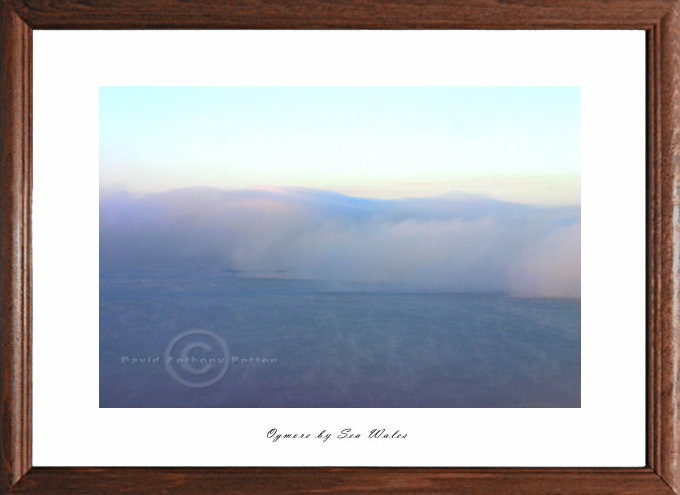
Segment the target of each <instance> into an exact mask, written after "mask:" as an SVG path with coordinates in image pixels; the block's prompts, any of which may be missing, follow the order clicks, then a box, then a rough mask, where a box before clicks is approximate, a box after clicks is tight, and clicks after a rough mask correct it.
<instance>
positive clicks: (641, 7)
mask: <svg viewBox="0 0 680 495" xmlns="http://www.w3.org/2000/svg"><path fill="white" fill-rule="evenodd" d="M243 28H250V29H300V28H305V29H348V28H351V29H642V30H645V31H646V36H647V185H646V187H647V203H646V213H647V454H646V466H645V467H641V468H635V469H624V468H621V469H619V468H608V469H597V468H587V469H586V468H565V469H533V468H504V469H497V468H484V469H466V468H210V469H203V468H33V467H32V466H31V442H32V439H31V410H32V405H31V315H32V312H31V193H32V190H31V185H32V161H31V160H32V141H31V135H32V132H31V105H32V94H31V85H32V81H31V77H32V74H31V71H32V33H33V29H243ZM0 71H1V72H2V75H1V78H0V160H1V162H0V222H1V223H0V256H1V258H0V322H1V327H0V349H1V355H2V366H0V393H1V395H2V409H1V410H0V435H1V438H0V491H1V492H2V493H44V494H47V493H72V494H86V493H87V494H90V493H130V494H135V493H139V494H144V493H164V494H169V493H178V494H179V493H182V494H186V493H197V494H211V493H253V494H266V493H279V494H303V493H312V492H313V493H315V494H321V493H347V494H350V493H352V494H356V493H374V494H390V495H392V494H398V493H422V494H435V493H437V494H440V493H466V494H485V495H486V494H491V493H506V494H510V493H513V494H515V493H517V494H519V493H522V494H523V493H526V494H539V493H561V494H567V493H573V494H605V493H618V494H628V493H631V494H632V493H649V494H652V493H655V494H656V493H658V494H670V493H680V455H679V450H680V442H679V440H680V429H679V426H680V422H679V421H680V407H679V403H678V401H679V400H680V395H679V393H678V373H680V362H679V354H678V343H679V341H680V325H679V321H680V304H679V303H680V278H679V277H678V271H679V270H680V263H678V262H679V261H680V260H679V259H678V257H679V255H678V252H680V238H679V234H680V222H679V221H678V217H679V216H680V213H679V212H680V0H431V1H425V0H373V1H371V0H336V1H332V0H60V1H56V0H54V1H51V0H0ZM612 181H616V175H615V174H612ZM674 218H675V220H674ZM585 447H586V446H584V448H585Z"/></svg>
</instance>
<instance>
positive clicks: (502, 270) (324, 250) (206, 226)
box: [99, 188, 581, 298]
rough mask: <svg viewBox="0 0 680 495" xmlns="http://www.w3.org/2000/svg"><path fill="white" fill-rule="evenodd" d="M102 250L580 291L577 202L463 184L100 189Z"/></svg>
mask: <svg viewBox="0 0 680 495" xmlns="http://www.w3.org/2000/svg"><path fill="white" fill-rule="evenodd" d="M99 208H100V214H99V219H100V226H99V236H100V262H101V263H105V264H119V263H173V264H174V263H209V264H212V265H215V266H219V267H221V268H224V269H228V270H235V271H242V272H244V273H245V274H246V275H251V276H264V274H267V276H269V275H271V273H275V274H276V276H281V277H290V278H313V279H320V280H327V281H330V282H333V283H336V284H338V286H341V284H342V283H343V282H345V281H358V282H384V283H389V284H394V286H395V287H399V288H401V289H403V290H417V291H451V292H492V293H507V294H512V295H519V296H527V297H576V298H580V295H581V220H580V215H581V212H580V208H579V207H538V206H530V205H521V204H515V203H507V202H503V201H497V200H492V199H488V198H484V197H480V196H473V195H469V194H464V193H451V194H447V195H444V196H440V197H435V198H414V199H399V200H374V199H365V198H353V197H349V196H344V195H341V194H336V193H332V192H327V191H318V190H312V189H293V188H262V189H248V190H233V191H224V190H219V189H213V188H190V189H180V190H175V191H168V192H163V193H155V194H148V195H142V196H135V195H130V194H127V193H114V194H110V195H108V196H103V197H102V198H101V199H100V204H99Z"/></svg>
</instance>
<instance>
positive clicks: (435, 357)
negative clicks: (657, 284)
mask: <svg viewBox="0 0 680 495" xmlns="http://www.w3.org/2000/svg"><path fill="white" fill-rule="evenodd" d="M99 297H100V302H99V343H100V355H99V403H100V407H247V408H254V407H424V408H429V407H466V408H470V407H580V396H581V393H580V391H581V302H580V300H577V299H546V298H515V297H509V296H506V295H500V294H457V293H427V292H417V291H409V290H408V289H407V288H403V287H395V286H390V285H386V284H379V283H375V284H366V283H362V284H359V283H337V282H336V283H329V282H324V281H318V280H302V279H295V278H291V276H290V274H286V273H241V272H234V271H230V270H224V269H220V268H215V267H197V266H183V267H168V266H160V265H159V266H153V265H144V266H135V265H129V266H113V265H111V266H102V267H100V286H99Z"/></svg>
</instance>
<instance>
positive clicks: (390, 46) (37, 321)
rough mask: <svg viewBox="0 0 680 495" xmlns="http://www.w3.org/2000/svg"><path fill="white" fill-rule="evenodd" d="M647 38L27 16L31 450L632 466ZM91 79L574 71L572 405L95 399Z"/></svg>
mask: <svg viewBox="0 0 680 495" xmlns="http://www.w3.org/2000/svg"><path fill="white" fill-rule="evenodd" d="M644 48H645V39H644V33H643V32H642V31H611V32H608V31H535V32H534V31H527V32H521V31H488V32H484V31H461V32H447V31H405V32H404V31H357V32H347V31H320V32H286V31H279V32H266V31H258V32H252V31H234V32H205V31H204V32H199V31H193V32H189V31H185V32H177V31H175V32H154V31H137V32H120V31H119V32H104V31H102V32H97V31H87V32H69V31H36V32H35V33H34V146H35V150H34V216H33V229H34V231H33V232H34V234H33V235H34V237H33V239H34V247H33V256H34V320H33V324H34V347H33V351H34V354H33V356H34V361H33V363H34V388H33V392H34V401H33V403H34V413H33V421H34V424H33V434H34V443H33V461H34V465H36V466H48V465H49V466H67V465H74V466H78V465H85V466H105V465H110V466H126V465H127V466H134V465H151V466H161V465H168V466H181V465H185V466H199V465H203V466H230V465H232V466H248V465H259V466H265V465H281V466H293V465H321V466H361V465H384V466H643V465H644V464H645V459H644V452H645V445H644V443H645V431H644V426H645V421H644V420H645V409H644V403H645V382H644V376H645V368H644V350H645V319H644V300H645V261H644V250H645V229H644V226H645V225H644V221H645V205H644V191H645V187H644V186H645V141H644V130H645V106H644V105H645V88H644V83H645V78H644ZM104 85H173V86H174V85H178V86H179V85H220V86H221V85H267V86H268V85H272V86H273V85H398V86H411V85H414V86H415V85H417V86H420V85H453V86H471V85H536V86H538V85H569V86H581V88H582V93H581V95H582V407H581V408H580V409H99V407H98V401H99V398H98V357H99V349H98V192H99V191H98V175H99V171H98V161H99V156H98V138H99V136H98V91H99V86H104ZM274 427H275V428H278V430H279V432H281V433H287V432H290V433H301V432H309V433H313V434H315V435H316V434H318V433H319V432H320V431H321V430H323V429H326V430H329V431H331V432H334V433H336V434H337V433H339V430H341V429H342V428H352V429H353V430H354V431H357V432H362V433H363V432H366V431H369V430H370V429H372V428H376V427H378V428H387V429H388V430H394V429H400V430H401V431H402V432H406V433H407V434H408V438H407V439H406V440H396V441H395V440H392V441H387V440H385V441H377V440H373V441H365V440H363V439H362V440H360V441H353V440H345V441H328V442H326V443H325V444H322V443H320V441H312V440H306V441H295V440H287V441H283V440H280V441H279V442H277V443H272V442H271V441H270V440H267V438H266V432H267V431H268V430H269V429H271V428H274Z"/></svg>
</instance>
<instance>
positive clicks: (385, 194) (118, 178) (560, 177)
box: [99, 87, 581, 205]
mask: <svg viewBox="0 0 680 495" xmlns="http://www.w3.org/2000/svg"><path fill="white" fill-rule="evenodd" d="M580 110H581V102H580V88H578V87H102V88H100V127H99V132H100V189H101V190H102V191H103V192H106V191H111V190H114V191H119V190H126V191H131V192H157V191H166V190H172V189H178V188H185V187H194V186H211V187H218V188H222V189H249V188H253V187H262V186H276V187H308V188H314V189H322V190H327V191H334V192H339V193H342V194H347V195H351V196H358V197H370V198H384V199H394V198H402V197H430V196H437V195H440V194H444V193H447V192H449V191H454V190H458V191H466V192H472V193H478V194H479V193H481V194H485V195H488V196H491V197H494V198H498V199H502V200H507V201H512V202H521V203H545V204H564V205H579V204H580V133H581V128H580V118H581V117H580Z"/></svg>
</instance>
